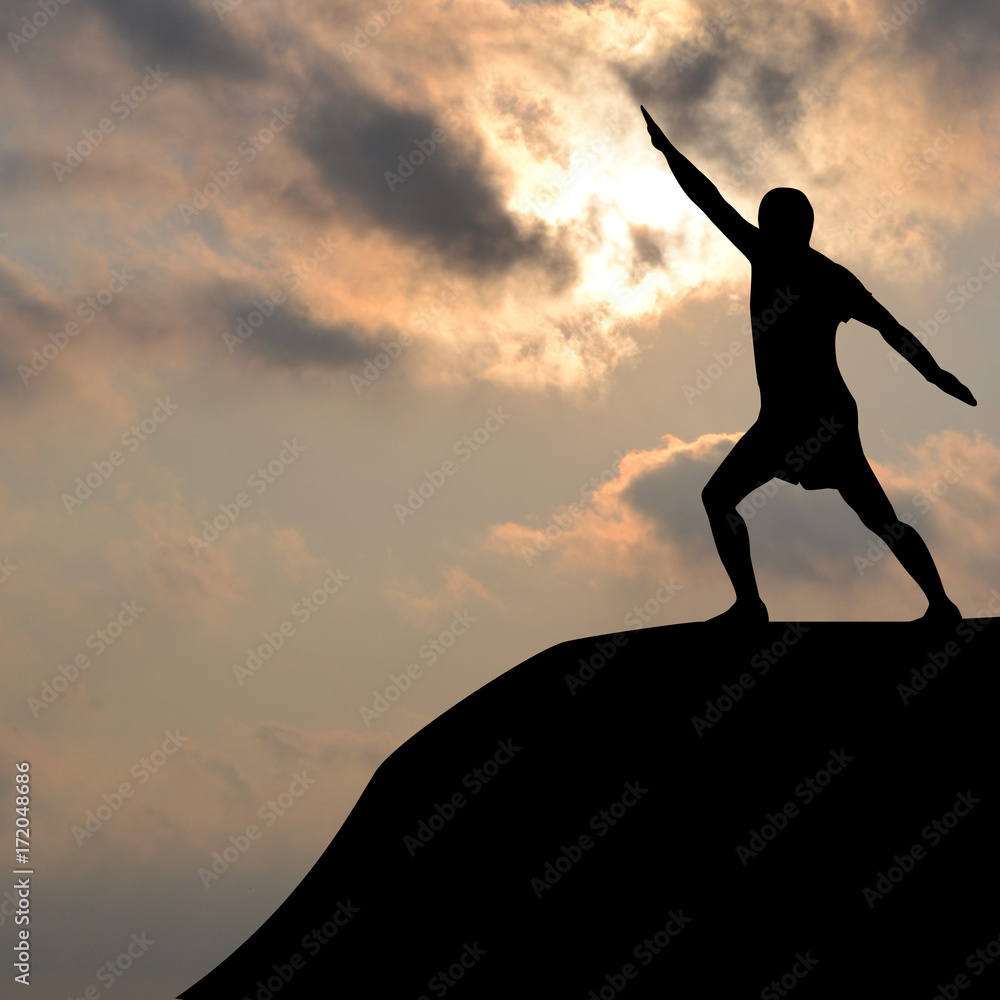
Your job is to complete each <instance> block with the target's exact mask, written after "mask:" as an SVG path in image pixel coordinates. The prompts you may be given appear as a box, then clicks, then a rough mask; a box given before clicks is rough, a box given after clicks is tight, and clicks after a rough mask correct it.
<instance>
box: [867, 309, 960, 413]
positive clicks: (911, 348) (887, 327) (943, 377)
mask: <svg viewBox="0 0 1000 1000" xmlns="http://www.w3.org/2000/svg"><path fill="white" fill-rule="evenodd" d="M854 317H855V319H859V320H861V322H862V323H865V324H867V325H868V326H872V327H874V328H875V329H876V330H878V332H879V333H880V334H882V339H883V340H884V341H885V342H886V343H887V344H888V345H889V346H890V347H891V348H893V349H894V350H896V351H898V352H899V353H900V354H902V356H903V357H904V358H906V360H907V361H909V362H910V364H911V365H913V367H914V368H916V369H917V371H918V372H920V374H921V375H923V377H924V378H925V379H927V381H928V382H930V383H931V385H936V386H937V387H938V388H939V389H941V390H942V391H943V392H946V393H948V395H949V396H954V397H955V398H956V399H960V400H961V401H962V402H963V403H968V404H969V406H975V405H976V397H975V396H973V395H972V393H971V392H970V391H969V389H968V387H967V386H965V385H963V384H962V383H961V382H959V380H958V379H957V378H955V376H954V375H952V374H951V372H946V371H945V370H944V369H943V368H941V367H940V365H938V363H937V362H936V361H935V360H934V358H933V357H932V356H931V352H930V351H928V350H927V348H926V347H924V345H923V344H921V343H920V341H919V340H918V339H917V338H916V337H915V336H914V335H913V334H912V333H910V331H909V330H907V329H906V328H905V327H904V326H902V325H901V324H900V323H899V321H898V320H897V319H896V318H895V317H894V316H893V315H892V313H891V312H889V310H888V309H886V307H885V306H884V305H882V303H881V302H877V301H876V300H875V299H874V298H872V299H870V300H869V302H868V303H867V305H866V306H865V307H864V308H863V309H861V310H858V311H856V312H855V313H854Z"/></svg>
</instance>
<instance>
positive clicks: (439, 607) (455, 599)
mask: <svg viewBox="0 0 1000 1000" xmlns="http://www.w3.org/2000/svg"><path fill="white" fill-rule="evenodd" d="M383 593H384V594H385V596H386V597H387V598H388V599H389V600H390V601H392V602H393V603H394V604H396V606H397V607H398V608H399V609H400V613H401V614H402V616H403V618H404V619H406V621H409V622H412V623H413V624H415V625H419V626H422V627H426V628H431V627H433V626H435V625H437V624H438V623H439V622H440V618H441V616H442V614H450V613H451V612H452V611H454V610H455V608H456V606H458V605H460V604H461V603H462V602H463V601H465V600H468V598H470V597H479V598H482V599H483V600H486V601H492V600H494V598H493V597H491V595H490V593H489V591H488V590H487V588H486V586H485V585H484V584H483V583H482V582H481V581H480V580H477V579H476V578H475V577H473V576H471V575H470V574H469V573H467V572H466V571H465V570H464V569H462V568H461V567H459V566H452V567H450V568H449V569H447V570H445V585H444V588H443V589H441V590H439V591H437V592H436V593H433V592H422V593H416V594H414V593H407V592H406V591H404V590H400V589H397V588H396V587H395V586H392V585H387V586H385V587H383Z"/></svg>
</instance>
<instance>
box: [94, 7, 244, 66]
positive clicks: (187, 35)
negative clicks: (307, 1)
mask: <svg viewBox="0 0 1000 1000" xmlns="http://www.w3.org/2000/svg"><path fill="white" fill-rule="evenodd" d="M94 6H95V7H97V9H98V10H100V11H101V12H102V13H103V14H104V15H105V17H106V18H107V20H108V22H109V23H110V24H111V25H112V27H113V28H114V29H115V31H116V32H117V33H118V34H119V35H120V36H121V37H122V38H124V39H125V40H126V41H127V42H128V43H129V44H130V45H131V46H132V48H133V49H134V50H135V54H136V56H137V57H138V59H137V61H138V62H140V63H142V62H146V61H149V60H152V61H153V62H158V61H162V62H164V63H165V64H166V66H165V68H166V69H167V70H168V71H169V72H171V73H174V74H177V75H178V76H180V75H184V74H189V75H191V76H201V77H210V76H220V77H231V78H234V79H239V80H247V79H250V78H253V77H258V76H261V75H262V72H263V70H262V66H261V60H260V59H259V57H255V56H253V55H252V54H251V53H249V52H247V51H245V50H244V49H243V48H241V46H240V45H239V43H238V42H237V41H236V40H235V39H234V38H233V37H232V36H231V35H230V34H229V32H228V31H227V30H226V29H225V28H224V27H223V23H222V19H221V18H219V17H217V16H212V17H210V16H209V15H208V13H207V11H205V10H203V9H201V8H199V7H197V6H196V5H195V4H194V3H192V2H190V0H94Z"/></svg>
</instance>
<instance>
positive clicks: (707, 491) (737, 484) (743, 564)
mask: <svg viewBox="0 0 1000 1000" xmlns="http://www.w3.org/2000/svg"><path fill="white" fill-rule="evenodd" d="M769 450H770V449H767V448H763V449H762V448H760V443H759V441H758V435H757V434H754V432H753V428H751V429H750V430H749V431H747V433H746V434H745V435H744V436H743V437H742V438H740V440H739V441H737V442H736V444H735V445H734V446H733V450H732V451H730V453H729V454H728V455H727V456H726V458H725V460H724V461H723V463H722V465H720V466H719V468H718V469H717V470H716V472H715V474H714V475H713V476H712V478H711V479H710V480H709V481H708V484H707V485H706V486H705V488H704V490H702V493H701V498H702V501H703V502H704V504H705V511H706V513H707V514H708V521H709V524H710V526H711V528H712V537H713V538H714V539H715V547H716V549H718V551H719V558H720V559H721V560H722V565H723V567H724V568H725V570H726V573H728V574H729V579H730V581H731V582H732V584H733V590H735V591H736V604H734V605H733V607H732V608H730V609H729V611H727V612H726V613H725V618H727V619H728V618H739V619H744V618H745V619H751V620H755V621H767V608H766V607H765V605H764V602H763V601H762V600H761V597H760V591H759V590H758V589H757V578H756V576H755V575H754V571H753V563H752V561H751V559H750V533H749V531H748V530H747V525H746V521H744V520H743V518H742V517H741V516H740V513H739V511H738V510H737V509H736V505H737V504H738V503H739V502H740V501H741V500H742V499H743V498H744V497H745V496H747V494H749V493H751V492H753V490H755V489H756V488H757V487H758V486H761V485H763V484H764V483H765V482H768V481H769V480H770V479H771V478H773V475H774V469H773V468H772V469H767V471H763V472H762V469H765V468H766V467H767V464H766V463H767V459H766V457H765V456H766V454H767V452H768V451H769ZM762 452H763V453H764V454H763V455H762ZM719 617H720V618H722V617H724V616H721V615H720V616H719Z"/></svg>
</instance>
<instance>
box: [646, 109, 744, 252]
mask: <svg viewBox="0 0 1000 1000" xmlns="http://www.w3.org/2000/svg"><path fill="white" fill-rule="evenodd" d="M639 109H640V110H641V111H642V115H643V117H644V118H645V119H646V129H647V131H648V132H649V137H650V139H651V141H652V143H653V147H654V148H655V149H658V150H660V152H661V153H663V155H664V156H665V157H666V160H667V165H668V166H669V167H670V169H671V171H672V172H673V175H674V177H676V178H677V183H678V184H680V186H681V190H682V191H683V192H684V193H685V194H686V195H687V196H688V197H689V198H690V199H691V200H692V201H693V202H694V203H695V204H696V205H697V206H698V207H699V208H700V209H701V210H702V211H703V212H704V213H705V214H706V215H707V216H708V217H709V218H710V219H711V220H712V222H714V223H715V225H716V226H718V227H719V229H720V230H721V231H722V232H723V234H724V235H725V236H726V237H727V238H728V239H729V240H731V241H732V242H733V243H734V244H735V245H736V247H737V248H738V249H739V250H740V252H741V253H743V254H745V255H746V256H747V257H751V255H752V254H753V253H754V251H755V250H756V247H757V241H758V239H759V236H760V232H759V230H758V229H757V227H756V226H754V225H752V224H751V223H749V222H747V220H746V219H744V218H743V216H742V215H740V213H739V212H737V211H736V209H735V208H733V206H732V205H730V204H729V202H727V201H726V199H725V198H723V197H722V195H721V194H720V193H719V189H718V188H717V187H716V186H715V185H714V184H713V183H712V182H711V181H710V180H709V179H708V178H707V177H706V176H705V175H704V174H703V173H702V172H701V171H700V170H699V169H698V168H697V167H696V166H695V165H694V164H693V163H692V162H691V161H690V160H689V159H688V158H687V157H686V156H685V155H684V154H683V153H681V152H680V151H679V150H678V149H677V148H676V147H675V146H674V144H673V143H672V142H671V141H670V140H669V139H668V138H667V137H666V136H665V135H664V134H663V132H662V131H661V129H660V126H659V125H657V124H656V122H654V121H653V119H652V118H650V117H649V113H648V112H647V111H646V109H645V108H644V107H642V105H639Z"/></svg>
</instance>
